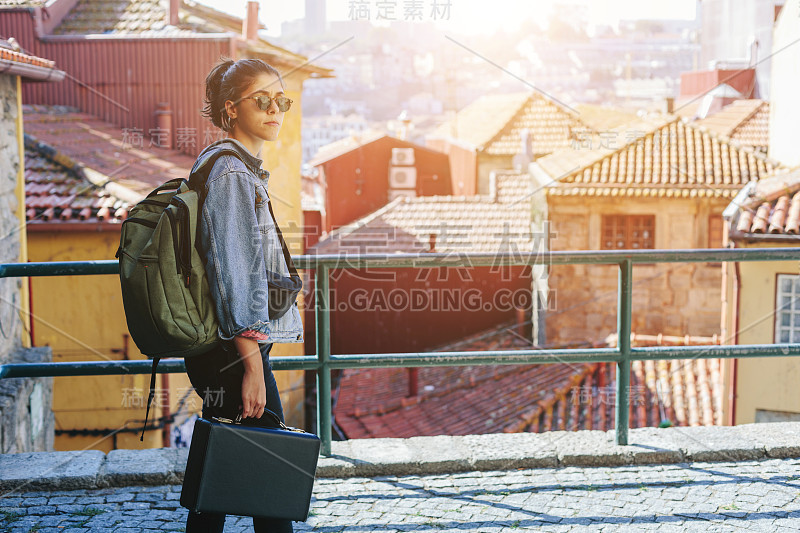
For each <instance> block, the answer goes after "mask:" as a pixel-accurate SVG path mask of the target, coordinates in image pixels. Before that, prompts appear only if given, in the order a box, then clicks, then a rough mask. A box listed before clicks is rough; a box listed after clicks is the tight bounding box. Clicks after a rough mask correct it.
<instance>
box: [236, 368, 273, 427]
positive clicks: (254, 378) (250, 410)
mask: <svg viewBox="0 0 800 533" xmlns="http://www.w3.org/2000/svg"><path fill="white" fill-rule="evenodd" d="M266 405H267V386H266V385H265V384H264V372H263V370H262V371H261V372H248V371H247V370H245V372H244V378H243V379H242V418H247V417H253V418H261V416H262V415H263V414H264V407H266Z"/></svg>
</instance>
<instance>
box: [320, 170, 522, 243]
mask: <svg viewBox="0 0 800 533" xmlns="http://www.w3.org/2000/svg"><path fill="white" fill-rule="evenodd" d="M531 190H532V189H531V183H530V176H529V175H528V174H520V173H518V172H515V171H510V170H509V171H502V172H498V173H497V177H496V183H495V194H494V196H490V195H478V196H419V197H416V198H405V197H400V198H397V199H395V200H393V201H391V202H390V203H389V204H387V205H386V206H384V207H382V208H380V209H378V210H377V211H375V212H373V213H371V214H369V215H367V216H365V217H363V218H361V219H359V220H357V221H355V222H353V223H352V224H348V225H347V226H344V227H342V228H339V229H336V230H334V231H333V232H331V234H330V235H329V236H328V237H327V238H326V239H324V240H322V241H320V242H319V243H317V244H316V245H315V246H314V247H313V248H312V249H311V250H310V251H309V253H316V254H337V253H393V252H409V253H413V252H424V251H428V250H429V248H430V238H431V235H434V236H435V250H436V251H437V252H496V251H501V250H507V251H513V250H515V249H516V250H520V251H521V250H530V249H531V246H532V235H531V226H530V221H531V208H530V198H529V192H528V191H531Z"/></svg>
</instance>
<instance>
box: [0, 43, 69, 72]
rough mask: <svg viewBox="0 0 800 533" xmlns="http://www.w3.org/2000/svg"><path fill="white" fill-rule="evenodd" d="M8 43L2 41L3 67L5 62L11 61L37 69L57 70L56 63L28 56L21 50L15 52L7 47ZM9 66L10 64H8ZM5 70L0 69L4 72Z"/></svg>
mask: <svg viewBox="0 0 800 533" xmlns="http://www.w3.org/2000/svg"><path fill="white" fill-rule="evenodd" d="M7 43H8V41H5V40H2V39H0V65H2V62H3V61H9V62H12V63H21V64H25V65H33V66H36V67H43V68H50V69H54V68H55V65H56V64H55V62H53V61H50V60H49V59H44V58H42V57H37V56H34V55H30V54H26V53H24V52H21V51H19V50H15V49H13V48H11V47H10V46H5V44H7ZM6 64H8V63H6ZM2 70H4V69H0V72H2Z"/></svg>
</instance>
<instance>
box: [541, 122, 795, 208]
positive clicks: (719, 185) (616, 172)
mask: <svg viewBox="0 0 800 533" xmlns="http://www.w3.org/2000/svg"><path fill="white" fill-rule="evenodd" d="M610 134H612V136H613V138H614V139H616V140H617V145H616V146H617V148H616V149H613V146H610V145H609V144H606V145H605V146H603V145H602V144H600V143H602V139H600V138H593V139H590V140H588V141H587V142H588V143H589V145H588V146H586V147H582V146H573V147H571V148H567V149H564V150H560V151H558V152H555V153H553V154H551V155H548V156H545V157H542V158H540V159H538V160H537V161H536V162H537V164H538V166H539V167H540V168H541V169H542V170H543V171H544V172H545V173H546V174H548V175H549V176H550V177H551V178H552V179H553V180H554V182H553V183H552V185H551V186H550V187H549V188H548V191H547V192H548V194H550V195H603V196H632V195H635V196H640V195H641V196H666V197H686V198H689V197H698V196H727V197H732V196H734V195H735V194H736V192H738V190H739V189H740V188H741V187H742V186H743V185H744V184H746V183H747V182H748V181H750V180H758V179H760V178H762V177H765V176H766V175H768V174H769V173H771V172H772V171H773V170H775V169H777V168H780V164H779V163H777V162H774V161H771V160H769V159H767V158H766V156H764V155H763V154H761V153H759V152H757V151H755V150H753V148H751V147H745V146H742V145H740V144H738V143H735V142H731V141H729V140H725V139H722V138H720V137H718V136H716V135H714V134H712V133H710V132H709V131H707V130H706V129H704V128H701V127H698V126H695V125H694V124H687V123H685V122H684V121H682V120H681V119H678V118H676V117H671V116H668V115H656V116H653V117H646V118H645V119H643V120H640V121H637V122H632V123H629V124H626V125H625V126H622V127H620V128H617V129H616V130H614V131H613V132H610Z"/></svg>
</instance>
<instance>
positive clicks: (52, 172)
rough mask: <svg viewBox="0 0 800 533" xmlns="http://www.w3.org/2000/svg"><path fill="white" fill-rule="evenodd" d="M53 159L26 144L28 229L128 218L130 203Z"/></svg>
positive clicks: (51, 155)
mask: <svg viewBox="0 0 800 533" xmlns="http://www.w3.org/2000/svg"><path fill="white" fill-rule="evenodd" d="M42 152H47V153H42ZM53 155H55V153H54V152H53V151H51V150H50V151H48V150H43V149H42V146H41V145H37V144H36V143H33V142H26V144H25V218H26V219H27V222H28V225H29V226H33V225H35V224H41V223H43V222H52V221H56V220H58V221H63V222H84V223H90V222H91V223H97V222H109V223H119V222H121V221H122V220H124V219H125V218H126V217H127V215H128V207H129V203H127V202H125V201H123V200H121V199H120V198H117V197H116V196H114V195H113V194H110V193H109V192H108V191H106V190H105V189H103V188H102V187H98V186H97V185H95V184H93V183H92V182H90V181H89V180H88V179H86V178H85V177H82V176H80V175H79V172H76V170H75V169H70V168H68V167H67V166H65V165H63V164H61V163H58V162H57V161H56V160H54V159H58V158H57V157H56V158H53Z"/></svg>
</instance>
